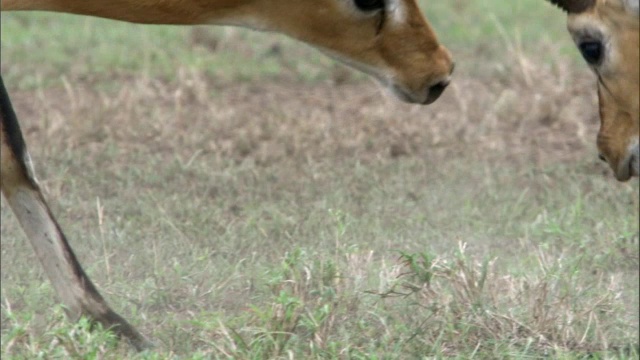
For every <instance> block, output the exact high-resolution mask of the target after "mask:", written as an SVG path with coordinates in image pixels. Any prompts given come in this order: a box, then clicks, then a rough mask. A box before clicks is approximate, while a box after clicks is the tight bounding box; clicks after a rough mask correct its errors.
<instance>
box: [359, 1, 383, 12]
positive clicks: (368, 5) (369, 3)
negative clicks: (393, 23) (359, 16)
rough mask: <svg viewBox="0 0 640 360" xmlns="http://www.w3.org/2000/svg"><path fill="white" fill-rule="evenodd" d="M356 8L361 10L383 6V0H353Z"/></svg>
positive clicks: (376, 8) (371, 9)
mask: <svg viewBox="0 0 640 360" xmlns="http://www.w3.org/2000/svg"><path fill="white" fill-rule="evenodd" d="M353 2H354V3H355V4H356V6H357V7H358V9H360V10H362V11H373V10H379V9H382V8H384V0H353Z"/></svg>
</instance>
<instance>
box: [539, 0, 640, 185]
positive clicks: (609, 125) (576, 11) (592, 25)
mask: <svg viewBox="0 0 640 360" xmlns="http://www.w3.org/2000/svg"><path fill="white" fill-rule="evenodd" d="M549 1H551V2H552V3H554V4H556V5H558V6H559V7H560V8H562V9H564V10H565V11H566V12H567V13H568V21H567V27H568V29H569V32H570V33H571V36H572V37H573V41H574V42H575V43H576V45H577V47H578V49H580V52H581V53H582V56H583V57H584V59H585V60H586V62H587V63H588V64H589V66H590V67H591V69H592V70H593V72H594V73H595V74H596V76H597V78H598V99H599V107H600V131H599V133H598V150H599V152H600V157H601V159H603V160H605V161H606V162H608V163H609V165H610V166H611V168H612V169H613V172H614V174H615V176H616V178H617V179H618V180H620V181H626V180H629V179H630V178H631V177H632V176H638V173H639V171H640V169H639V168H640V149H639V147H638V146H639V145H638V138H639V137H640V118H639V116H640V114H639V112H640V109H639V108H638V101H639V98H638V97H639V96H640V75H639V69H638V67H639V66H640V65H639V63H638V61H639V55H638V48H639V43H638V40H639V39H638V31H639V23H640V13H639V7H638V1H639V0H549Z"/></svg>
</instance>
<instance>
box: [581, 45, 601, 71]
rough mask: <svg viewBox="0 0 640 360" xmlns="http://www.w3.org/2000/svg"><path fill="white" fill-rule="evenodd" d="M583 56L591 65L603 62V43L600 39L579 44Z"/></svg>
mask: <svg viewBox="0 0 640 360" xmlns="http://www.w3.org/2000/svg"><path fill="white" fill-rule="evenodd" d="M578 47H579V48H580V52H581V53H582V57H583V58H584V59H585V60H587V62H588V63H589V64H590V65H599V64H600V63H601V62H602V43H601V42H600V41H585V42H583V43H580V45H578Z"/></svg>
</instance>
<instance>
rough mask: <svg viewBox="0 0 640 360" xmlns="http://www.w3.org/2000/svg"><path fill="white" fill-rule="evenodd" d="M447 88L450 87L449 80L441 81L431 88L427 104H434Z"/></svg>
mask: <svg viewBox="0 0 640 360" xmlns="http://www.w3.org/2000/svg"><path fill="white" fill-rule="evenodd" d="M447 86H449V80H445V81H440V82H439V83H436V84H435V85H432V86H431V87H430V88H429V94H428V95H427V100H426V101H425V104H431V103H432V102H434V101H436V100H437V99H438V98H439V97H440V95H442V92H443V91H444V89H446V88H447Z"/></svg>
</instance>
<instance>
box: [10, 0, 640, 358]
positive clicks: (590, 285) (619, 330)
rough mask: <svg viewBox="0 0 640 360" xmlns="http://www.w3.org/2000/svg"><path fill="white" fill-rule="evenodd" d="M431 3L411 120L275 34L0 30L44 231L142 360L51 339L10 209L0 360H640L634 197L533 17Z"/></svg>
mask: <svg viewBox="0 0 640 360" xmlns="http://www.w3.org/2000/svg"><path fill="white" fill-rule="evenodd" d="M504 3H505V2H504V1H500V0H490V1H489V0H488V1H477V2H471V1H462V0H455V1H454V0H451V1H440V2H434V1H431V2H426V1H425V2H423V5H424V6H423V8H424V10H425V12H426V13H427V16H428V18H429V19H430V20H431V22H432V23H433V25H434V27H435V29H436V31H437V32H438V34H439V35H440V39H441V40H442V42H444V43H445V44H446V45H448V46H449V47H450V48H451V50H452V52H453V53H454V55H455V58H456V62H457V66H456V73H455V76H454V81H453V83H452V85H451V86H450V88H449V89H448V90H447V91H446V92H445V94H444V95H443V96H442V98H441V99H440V100H438V101H437V102H436V103H435V104H433V105H431V106H428V107H420V106H413V105H407V104H403V103H400V102H399V101H397V100H395V99H393V98H391V97H389V96H387V95H385V94H382V93H381V91H380V90H379V89H378V88H377V86H376V85H374V84H373V83H372V82H371V81H370V80H368V79H367V78H366V77H364V76H363V75H360V74H358V73H355V72H353V71H351V70H348V69H346V68H344V67H343V66H341V65H339V64H336V63H335V62H333V61H332V60H330V59H327V58H325V57H323V56H322V55H320V54H319V53H318V52H316V51H315V50H313V49H311V48H309V47H307V46H304V45H300V44H297V43H295V42H293V41H291V40H288V39H286V38H284V37H281V36H278V35H273V34H264V33H256V32H249V31H245V30H240V29H232V28H204V27H198V28H180V27H161V26H139V25H131V24H125V23H118V22H112V21H106V20H98V19H93V18H84V17H75V16H66V15H57V14H26V13H21V14H17V13H4V14H2V15H1V19H0V20H1V24H2V25H1V26H2V29H1V30H2V48H1V51H2V59H1V61H2V62H1V72H2V75H3V78H4V80H5V83H6V85H7V86H8V90H9V92H10V94H11V95H12V100H13V103H14V107H15V110H16V112H17V115H18V117H19V118H20V121H21V125H22V128H23V132H24V135H25V137H26V141H27V143H28V145H29V149H30V151H31V155H32V157H33V159H34V162H35V167H36V172H37V175H38V178H39V179H40V181H41V183H42V187H43V189H44V190H45V193H46V196H47V198H48V199H49V201H50V203H51V206H52V208H53V210H54V213H55V214H56V215H57V216H58V218H59V220H60V222H61V224H62V226H63V228H64V229H65V231H66V233H67V235H68V237H69V239H70V242H71V244H72V246H73V247H74V249H75V250H76V253H77V255H78V257H79V259H80V261H81V263H82V264H83V265H84V267H85V269H86V270H87V273H88V274H89V276H90V277H91V278H92V279H93V280H94V281H95V282H96V284H97V285H98V287H99V289H100V290H101V291H102V293H103V295H104V296H105V297H106V298H107V300H108V302H109V303H110V304H111V305H112V307H113V308H114V309H115V310H116V311H118V312H119V313H120V314H122V315H123V316H124V317H125V318H127V319H129V320H130V321H131V322H132V323H133V324H134V325H135V326H136V327H138V329H139V330H140V331H141V332H143V333H144V334H146V335H147V336H149V337H150V338H152V339H153V341H154V342H155V343H156V344H157V348H156V349H155V350H154V351H149V352H145V353H141V354H135V353H133V352H132V351H131V349H130V348H129V347H128V346H127V345H126V344H124V343H118V342H117V341H115V339H114V338H113V337H112V336H111V334H110V333H108V332H105V331H101V330H99V329H97V330H94V331H88V329H89V327H90V325H89V324H88V323H87V322H86V321H81V322H80V323H77V324H73V323H70V322H69V321H68V320H67V319H65V317H64V315H63V310H62V308H61V307H60V306H59V305H58V303H57V300H56V299H55V297H54V294H53V291H52V288H51V286H50V283H49V282H48V280H47V279H46V277H45V275H44V274H43V272H42V270H41V267H40V265H39V263H38V261H37V259H36V257H35V254H34V253H33V250H32V249H31V248H30V246H29V244H28V241H27V240H26V238H25V236H24V235H23V233H22V231H21V229H20V228H19V227H18V224H17V221H16V220H15V218H14V216H13V214H12V213H11V211H10V209H9V208H8V207H7V206H6V204H5V203H4V200H3V203H2V219H1V220H2V227H1V235H2V259H1V260H2V278H1V280H2V288H1V290H2V294H1V302H2V304H1V307H2V313H1V336H2V344H1V348H2V357H3V359H5V358H6V359H35V358H41V359H57V358H59V359H67V358H82V359H103V358H108V359H120V358H132V359H168V358H171V359H209V358H212V359H217V358H220V359H231V358H233V359H431V358H454V359H471V358H476V359H537V358H552V359H583V358H596V359H638V357H639V349H638V346H639V345H638V344H639V343H638V336H639V333H638V322H639V309H640V300H639V299H640V295H639V286H638V283H639V281H640V277H639V273H638V267H639V256H638V254H639V251H640V249H639V244H638V232H639V229H638V221H639V215H638V209H639V206H640V201H639V190H638V189H639V186H638V181H637V180H633V181H631V182H629V183H618V182H616V181H615V179H614V178H613V175H612V174H611V173H610V170H609V169H608V168H607V167H606V165H604V164H602V163H601V162H600V161H598V160H597V156H596V149H595V134H596V132H597V128H598V118H597V109H596V105H595V104H596V97H595V93H594V91H593V90H594V82H595V80H594V79H593V77H592V76H591V74H590V73H589V71H588V70H587V69H586V66H584V65H583V64H582V63H581V62H580V60H579V59H578V57H577V54H576V51H574V49H573V44H571V43H570V39H569V36H568V34H565V30H564V19H563V15H562V14H561V13H560V12H559V11H556V10H555V9H553V8H552V7H551V6H549V5H546V4H544V3H543V2H542V1H541V0H520V1H518V2H514V3H517V5H516V4H511V5H508V6H506V5H504Z"/></svg>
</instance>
